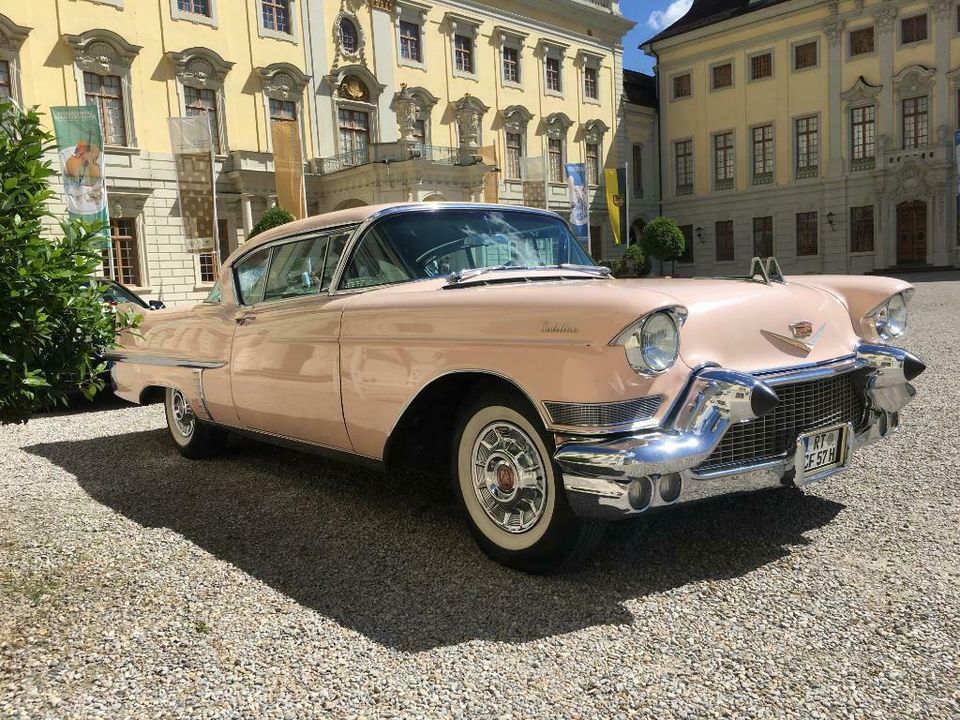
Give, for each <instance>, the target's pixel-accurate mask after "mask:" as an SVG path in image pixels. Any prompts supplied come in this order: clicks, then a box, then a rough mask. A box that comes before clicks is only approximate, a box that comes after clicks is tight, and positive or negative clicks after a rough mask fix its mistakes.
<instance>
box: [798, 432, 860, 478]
mask: <svg viewBox="0 0 960 720" xmlns="http://www.w3.org/2000/svg"><path fill="white" fill-rule="evenodd" d="M849 432H850V429H849V427H848V426H847V425H838V426H835V427H832V428H824V429H822V430H814V431H813V432H809V433H805V434H804V435H801V436H800V437H799V438H797V460H796V465H797V484H798V485H801V484H803V483H804V482H811V481H813V480H816V479H819V478H821V477H824V476H826V475H827V474H830V473H832V472H834V471H836V470H839V469H841V468H843V467H845V466H846V464H847V454H848V453H847V445H848V442H847V438H848V433H849Z"/></svg>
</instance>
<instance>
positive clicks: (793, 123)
mask: <svg viewBox="0 0 960 720" xmlns="http://www.w3.org/2000/svg"><path fill="white" fill-rule="evenodd" d="M810 118H816V119H817V165H816V167H817V174H816V175H814V176H811V177H806V178H801V177H797V173H798V172H799V171H800V167H799V166H798V165H797V161H798V159H799V157H800V143H799V142H798V140H799V135H798V134H797V122H798V121H800V120H807V119H810ZM822 177H823V115H822V113H820V112H819V111H817V112H812V113H810V112H808V113H798V114H797V115H793V116H791V118H790V179H791V182H793V183H800V184H803V183H814V182H820V181H821V178H822Z"/></svg>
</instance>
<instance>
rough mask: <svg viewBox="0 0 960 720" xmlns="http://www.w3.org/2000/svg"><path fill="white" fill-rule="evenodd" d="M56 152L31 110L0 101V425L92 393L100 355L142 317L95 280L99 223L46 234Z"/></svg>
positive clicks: (65, 225)
mask: <svg viewBox="0 0 960 720" xmlns="http://www.w3.org/2000/svg"><path fill="white" fill-rule="evenodd" d="M52 148H53V137H52V136H51V135H50V133H48V132H46V131H45V130H43V128H42V127H41V126H40V116H39V115H38V113H37V112H36V110H28V111H27V112H21V111H20V110H19V109H17V108H16V107H15V106H14V105H13V104H12V103H10V102H0V328H3V330H2V333H0V424H7V423H22V422H26V421H27V420H28V419H29V417H30V416H31V415H32V414H33V413H34V412H36V411H37V410H39V409H41V408H45V407H51V406H55V405H57V404H64V405H65V404H66V402H67V395H68V393H71V392H74V391H78V390H79V391H80V392H82V393H83V394H84V395H85V396H87V397H88V398H92V397H93V395H94V394H95V393H96V392H97V391H98V390H100V389H102V388H103V385H104V383H103V380H101V379H100V377H99V375H100V374H101V373H102V372H103V371H104V370H105V365H104V364H103V363H102V362H101V361H100V360H99V359H98V357H99V356H100V355H101V354H102V353H103V351H105V350H106V349H108V348H110V347H112V346H113V345H114V343H115V340H116V336H117V332H118V331H119V330H122V329H124V328H129V327H134V326H135V325H136V324H137V323H138V318H137V316H135V314H134V313H130V312H117V311H116V309H111V308H109V307H108V306H107V305H105V304H104V302H103V300H102V298H101V295H100V291H99V287H98V283H96V282H93V281H91V278H90V276H91V275H92V274H93V273H95V272H96V270H97V268H98V266H99V264H100V262H101V253H100V250H101V247H102V246H103V239H102V237H101V236H100V235H99V234H98V233H99V231H100V230H102V228H99V227H94V226H89V225H84V224H82V223H61V224H60V227H61V231H62V237H44V236H43V219H44V218H45V217H50V215H49V213H48V211H47V209H46V202H47V200H49V199H50V197H51V195H52V194H53V191H52V190H51V189H50V183H49V179H50V177H51V176H52V175H53V174H54V171H53V169H52V168H51V166H50V162H49V161H48V160H46V159H45V158H44V153H45V152H47V151H48V150H51V149H52Z"/></svg>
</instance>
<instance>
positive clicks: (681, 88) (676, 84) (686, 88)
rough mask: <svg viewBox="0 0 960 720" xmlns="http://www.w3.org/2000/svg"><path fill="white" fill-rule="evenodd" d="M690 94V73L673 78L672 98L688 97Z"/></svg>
mask: <svg viewBox="0 0 960 720" xmlns="http://www.w3.org/2000/svg"><path fill="white" fill-rule="evenodd" d="M690 92H691V82H690V73H687V74H685V75H676V76H674V78H673V97H675V98H684V97H690Z"/></svg>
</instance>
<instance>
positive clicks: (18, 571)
mask: <svg viewBox="0 0 960 720" xmlns="http://www.w3.org/2000/svg"><path fill="white" fill-rule="evenodd" d="M918 279H921V280H923V282H919V283H918V285H917V295H916V297H915V298H914V303H913V305H912V311H913V312H912V328H911V336H910V338H909V343H908V345H909V346H910V347H911V348H912V349H914V350H915V351H916V352H918V353H919V354H920V355H921V356H922V357H924V359H925V360H926V361H927V362H928V364H929V366H930V367H929V370H928V371H927V373H926V374H924V375H923V376H922V377H921V378H920V379H919V381H918V382H917V387H918V399H917V400H916V401H915V403H914V404H913V405H911V406H910V407H909V408H908V409H907V411H906V412H905V413H904V428H903V431H902V432H901V433H900V434H898V435H897V436H895V437H894V438H893V439H891V440H890V441H888V442H886V443H882V444H879V445H875V446H873V448H870V449H869V450H867V451H865V452H862V453H861V454H860V455H859V456H858V457H857V459H856V468H855V469H853V470H852V471H850V472H848V473H846V474H844V475H841V476H838V477H835V478H833V479H831V480H829V481H828V482H826V483H824V484H822V485H820V486H815V487H814V488H813V489H812V490H811V491H810V492H808V493H806V494H802V495H801V494H791V493H782V492H774V493H763V494H759V495H753V496H749V497H746V498H737V499H721V500H719V501H715V502H712V503H710V504H706V505H701V506H699V507H696V508H690V509H683V510H678V511H676V512H673V513H670V514H663V515H660V516H654V517H650V518H647V519H645V520H643V521H640V522H637V523H632V524H626V525H620V526H617V527H616V528H615V529H614V530H613V531H612V532H611V533H610V536H609V538H608V539H607V541H606V542H605V543H604V545H603V546H602V547H601V549H600V552H599V554H598V556H597V559H596V562H595V563H594V564H592V565H591V566H589V567H588V568H586V569H585V570H583V571H581V572H579V573H577V574H574V575H566V576H560V577H549V578H535V577H527V576H524V575H520V574H517V573H514V572H511V571H509V570H506V569H504V568H502V567H500V566H498V565H495V564H494V563H492V562H490V561H488V560H487V559H486V558H485V557H484V556H483V555H482V554H481V553H480V552H479V551H478V550H477V549H476V547H475V546H474V544H473V542H472V541H471V540H470V539H469V538H468V535H467V531H466V528H465V526H464V525H463V523H462V522H461V521H460V520H459V519H458V517H457V516H456V514H455V512H454V510H453V505H452V503H451V502H449V501H447V500H446V499H445V496H444V495H443V493H442V492H441V491H439V490H436V491H434V490H426V491H416V492H415V491H414V490H413V489H412V488H411V487H410V486H409V485H405V484H403V483H401V482H399V481H397V480H394V479H391V478H386V477H384V476H380V475H377V474H375V473H371V472H367V471H364V470H358V469H353V468H350V467H346V466H342V465H337V464H335V463H331V462H326V461H322V460H318V459H317V458H314V457H310V456H305V455H299V454H296V453H292V452H288V451H284V450H277V449H274V448H270V447H266V446H263V445H259V444H256V443H250V442H237V443H235V445H234V447H233V452H232V453H231V455H230V457H229V458H228V459H223V460H216V461H209V462H204V463H192V462H190V461H188V460H185V459H182V458H181V457H180V456H179V455H178V454H177V453H176V451H175V450H174V449H173V447H172V445H171V443H170V442H169V441H168V439H167V437H166V430H165V429H164V420H163V414H162V410H161V409H160V408H159V407H157V406H152V407H147V408H136V407H130V406H126V405H124V404H122V403H119V402H118V401H106V402H101V403H100V404H99V405H97V406H96V407H94V408H93V409H88V410H86V411H85V412H75V413H68V414H62V415H57V416H45V417H41V418H38V419H36V420H34V421H32V422H31V423H30V425H29V426H28V427H22V428H19V427H18V428H3V429H2V430H0V717H3V718H45V717H49V718H75V717H77V718H79V717H107V718H122V717H149V718H187V717H189V718H208V717H209V718H214V717H215V718H294V717H296V718H305V717H332V716H336V717H424V716H432V717H478V718H481V717H495V718H500V717H508V718H509V717H517V718H532V717H564V718H567V717H569V718H575V717H603V718H613V717H649V718H658V719H660V718H704V717H745V718H746V717H749V718H787V717H789V718H794V717H795V718H805V719H806V718H839V717H842V718H868V717H869V718H880V717H883V718H887V717H889V718H905V717H916V718H958V717H960V671H958V667H960V500H958V499H957V476H956V475H957V468H958V467H960V449H958V440H957V438H958V437H960V413H958V411H957V398H958V397H960V375H958V374H957V372H956V370H955V369H954V367H953V365H954V364H955V363H956V362H957V358H958V357H960V332H958V331H960V325H958V321H957V318H956V314H955V313H956V308H957V307H960V281H958V280H960V275H955V276H953V278H952V279H951V278H947V279H943V278H934V277H932V276H930V277H925V278H918Z"/></svg>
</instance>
